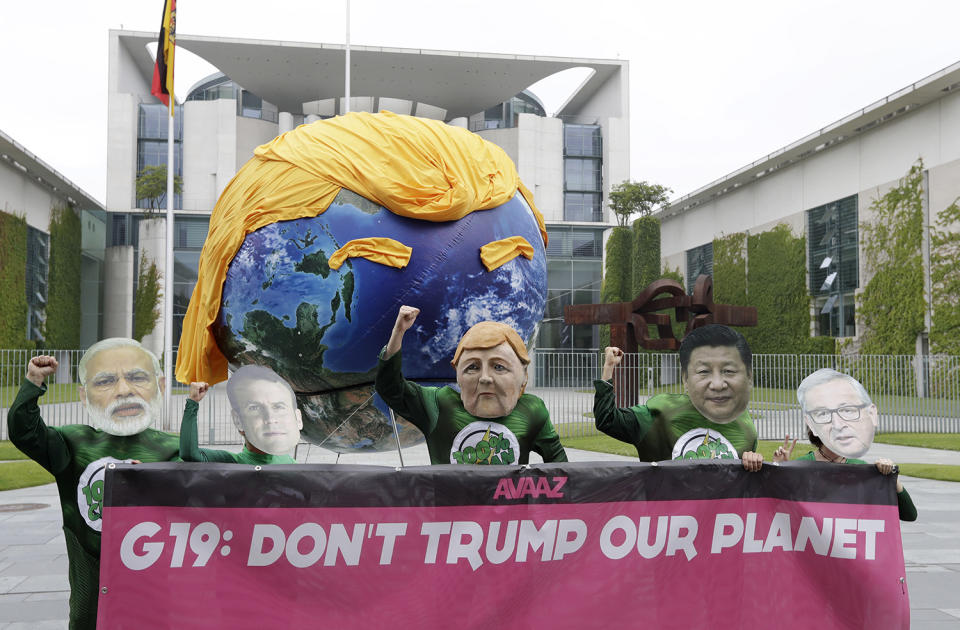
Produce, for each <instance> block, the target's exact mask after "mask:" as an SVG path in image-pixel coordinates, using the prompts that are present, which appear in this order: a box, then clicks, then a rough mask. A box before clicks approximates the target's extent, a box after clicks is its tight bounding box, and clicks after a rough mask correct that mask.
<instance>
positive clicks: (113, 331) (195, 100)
mask: <svg viewBox="0 0 960 630" xmlns="http://www.w3.org/2000/svg"><path fill="white" fill-rule="evenodd" d="M109 37H110V47H109V87H108V90H109V102H108V107H109V114H108V120H109V122H108V152H109V153H108V157H107V199H106V210H107V213H106V216H107V226H106V231H107V239H106V241H107V242H106V253H105V260H106V263H105V278H104V285H103V289H104V297H103V330H102V336H129V335H130V332H131V322H132V310H131V309H132V299H131V292H132V291H133V283H134V279H135V278H136V266H137V264H138V261H139V260H140V253H139V252H140V251H143V252H144V253H146V254H147V256H148V258H153V259H158V260H159V259H161V258H162V256H163V240H162V239H163V238H164V235H163V228H162V226H161V227H159V228H158V227H156V226H154V225H153V224H154V223H155V222H153V221H147V222H144V221H143V220H142V217H143V214H142V211H143V209H144V207H146V205H147V202H145V201H140V202H139V205H138V200H137V199H136V193H135V188H136V187H135V182H136V176H137V173H138V172H140V170H141V169H142V168H143V167H145V166H147V165H154V164H165V163H166V153H167V109H166V107H165V106H164V105H162V104H160V103H159V102H158V101H157V99H156V98H154V97H153V96H152V95H151V94H150V85H151V79H152V76H153V64H154V58H153V56H152V55H151V54H150V52H149V51H148V49H147V44H148V43H151V42H155V41H156V35H155V34H154V33H144V32H126V31H111V32H110V35H109ZM177 47H178V48H180V49H184V50H188V51H190V52H191V53H194V54H196V55H197V56H199V57H201V58H202V59H204V60H206V61H207V62H209V63H210V64H212V65H213V66H214V67H215V68H216V69H217V70H219V72H217V73H215V74H213V75H211V76H209V77H207V78H205V79H204V80H202V81H200V82H199V83H197V84H196V85H195V86H193V88H192V89H191V90H190V91H189V92H188V93H187V94H185V95H178V97H179V98H180V99H182V101H183V102H182V103H181V104H179V105H177V108H176V116H175V132H174V133H175V138H174V140H175V146H176V149H175V152H176V158H175V163H176V171H177V174H178V175H180V176H181V177H182V178H183V193H182V194H181V195H177V198H176V199H175V209H176V221H175V225H174V234H175V237H174V266H175V271H174V275H175V277H174V281H175V285H174V339H179V336H180V327H181V323H182V318H183V314H184V313H185V311H186V307H187V303H188V301H189V299H190V295H191V292H192V290H193V286H194V283H195V281H196V275H197V264H198V258H199V255H200V249H201V247H202V245H203V241H204V237H205V235H206V232H207V226H208V222H209V217H210V212H211V210H212V209H213V207H214V204H215V203H216V201H217V198H218V196H219V195H220V193H221V192H222V191H223V189H224V188H225V187H226V185H227V183H228V182H229V181H230V180H231V178H232V177H233V176H234V174H235V173H236V172H237V170H238V169H239V168H240V167H241V166H242V165H243V164H244V163H245V162H246V161H247V160H248V159H249V158H250V157H251V156H252V154H253V150H254V148H256V147H257V146H259V145H261V144H263V143H265V142H268V141H270V140H272V139H273V138H274V137H275V136H277V135H278V134H280V133H283V132H285V131H287V130H290V129H293V128H294V127H296V126H297V125H300V124H304V123H310V122H313V121H315V120H319V119H323V118H329V117H332V116H336V115H338V114H340V113H342V112H345V111H348V110H347V108H345V107H344V105H345V103H344V97H343V94H344V74H345V69H344V65H345V64H344V59H345V48H344V46H342V45H329V44H308V43H293V42H273V41H260V40H242V39H226V38H219V37H194V36H189V35H179V36H178V37H177ZM350 66H351V67H350V77H351V88H350V94H351V98H350V107H349V111H370V112H377V111H381V110H389V111H392V112H394V113H398V114H411V115H414V116H422V117H426V118H432V119H437V120H443V121H446V122H448V123H449V124H452V125H459V126H462V127H467V128H468V129H470V130H471V131H475V132H477V133H478V134H480V135H481V136H483V137H485V138H486V139H488V140H490V141H492V142H494V143H496V144H497V145H499V146H501V147H502V148H503V149H504V150H505V151H506V152H507V154H508V155H509V156H510V157H511V158H512V159H513V161H514V162H515V163H516V165H517V168H518V171H519V174H520V177H521V179H522V180H523V182H524V184H526V186H527V187H528V188H529V189H530V190H531V191H533V193H534V197H535V199H536V203H537V207H538V208H539V209H540V211H541V212H542V213H543V215H544V218H545V220H546V224H547V231H548V233H549V246H548V250H547V257H548V276H549V281H548V284H549V295H548V299H549V302H548V308H547V314H546V316H545V321H544V322H543V324H542V326H541V329H540V331H539V333H538V339H537V340H536V345H537V347H539V348H545V349H557V350H573V349H589V348H595V347H596V346H597V343H598V341H597V337H596V332H595V331H594V330H593V327H591V326H582V327H581V326H577V327H567V326H564V325H563V322H562V314H563V306H564V305H566V304H571V303H592V302H599V301H600V300H599V298H600V284H601V277H602V257H603V247H602V245H603V234H604V232H605V231H606V230H607V229H609V228H610V227H611V225H614V224H615V221H613V217H611V213H610V211H609V209H608V208H607V207H606V204H605V200H606V198H607V193H608V191H609V189H610V187H611V186H612V185H615V184H617V183H619V182H621V181H623V180H625V179H627V178H628V177H629V173H630V162H629V136H630V133H629V114H630V110H629V102H628V74H629V72H628V68H629V66H628V63H627V62H626V61H620V60H602V59H572V58H559V57H533V56H518V55H504V54H487V53H475V52H449V51H433V50H415V49H402V48H373V47H364V46H352V47H351V51H350ZM571 68H586V69H588V70H589V73H588V75H589V76H588V77H587V78H586V79H585V80H584V82H583V84H582V85H580V87H579V88H578V89H577V91H576V92H575V93H574V94H573V95H572V96H570V98H569V99H568V100H567V102H566V103H565V104H563V105H562V107H561V108H560V110H559V111H558V112H557V114H556V115H555V116H547V115H546V114H547V113H546V112H545V111H544V107H543V105H542V104H541V102H540V101H539V100H538V99H537V97H536V96H535V95H533V94H532V93H530V92H529V91H528V90H527V88H528V87H530V86H531V85H533V84H534V83H536V82H537V81H539V80H541V79H543V78H545V77H549V76H551V75H554V74H556V73H558V72H561V71H564V70H569V69H571ZM158 266H159V265H158ZM160 268H161V269H162V266H161V267H160ZM153 337H154V336H152V335H151V336H150V337H148V339H147V340H146V341H147V342H148V343H151V341H152V338H153ZM157 337H159V335H157ZM152 343H154V344H155V345H159V339H156V341H153V342H152Z"/></svg>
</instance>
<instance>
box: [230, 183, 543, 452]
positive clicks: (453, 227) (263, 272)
mask: <svg viewBox="0 0 960 630" xmlns="http://www.w3.org/2000/svg"><path fill="white" fill-rule="evenodd" d="M514 236H522V237H523V238H525V239H526V241H527V242H528V243H530V244H531V245H532V246H533V248H534V255H533V258H532V259H527V258H524V257H522V256H518V257H516V258H514V259H512V260H510V261H509V262H507V263H505V264H504V265H502V266H500V267H498V268H496V269H494V270H493V271H487V269H486V267H484V265H483V263H482V262H481V259H480V248H481V247H482V246H483V245H486V244H487V243H490V242H493V241H497V240H501V239H506V238H509V237H514ZM369 237H388V238H391V239H395V240H397V241H399V242H401V243H403V244H404V245H406V246H408V247H410V248H412V253H411V257H410V261H409V263H408V264H407V266H406V267H404V268H402V269H397V268H394V267H390V266H387V265H383V264H379V263H376V262H371V261H370V260H367V259H365V258H350V259H348V260H347V261H346V262H345V263H344V264H343V265H342V266H341V267H340V268H339V269H332V268H331V267H330V266H329V264H328V259H329V257H330V255H331V254H333V253H334V251H336V250H337V249H339V248H340V247H341V246H343V245H344V244H345V243H347V242H348V241H350V240H353V239H361V238H369ZM546 290H547V275H546V257H545V252H544V246H543V239H542V237H541V234H540V231H539V226H538V223H537V220H536V218H535V216H534V214H533V212H532V211H531V209H530V207H529V205H528V204H527V203H526V201H525V200H524V198H523V197H522V196H521V195H520V194H519V193H518V194H517V195H515V196H514V197H513V198H512V199H510V200H509V201H507V202H506V203H504V204H502V205H500V206H498V207H496V208H493V209H489V210H478V211H474V212H471V213H469V214H467V215H466V216H465V217H463V218H461V219H459V220H456V221H447V222H431V221H424V220H418V219H411V218H407V217H403V216H399V215H397V214H394V213H393V212H391V211H389V210H388V209H386V208H384V207H382V206H379V205H376V204H374V203H372V202H370V201H368V200H367V199H365V198H363V197H360V196H359V195H357V194H355V193H353V192H350V191H348V190H346V189H343V190H341V191H340V193H339V194H338V195H337V197H336V199H335V200H334V201H333V203H332V204H331V205H330V206H329V208H328V209H327V210H326V211H325V212H323V213H322V214H319V215H317V216H315V217H309V218H301V219H294V220H288V221H278V222H276V223H273V224H270V225H267V226H265V227H262V228H260V229H258V230H256V231H254V232H252V233H250V234H248V235H247V236H246V237H245V239H244V241H243V244H242V246H241V247H240V249H239V251H238V252H237V253H236V254H235V256H234V257H233V259H232V261H231V262H230V265H229V268H228V270H227V273H226V278H225V281H224V285H223V294H222V300H221V306H220V313H219V316H218V318H217V321H216V323H215V325H214V327H213V334H214V336H215V338H216V342H217V345H218V347H219V348H220V350H221V352H223V354H224V356H225V357H226V358H227V360H228V362H229V364H230V365H231V367H233V368H236V367H239V366H240V365H245V364H249V363H256V364H260V365H266V366H268V367H270V368H272V369H273V370H274V371H275V372H277V374H279V375H281V376H282V377H283V378H285V379H286V380H287V381H288V382H289V383H290V384H291V386H292V387H293V388H294V390H295V391H296V392H297V395H298V400H299V403H300V408H301V411H302V412H303V420H304V429H303V435H304V437H305V438H306V439H307V440H309V441H310V442H312V443H315V444H319V445H321V446H323V447H325V448H329V449H331V450H335V451H338V452H355V451H358V450H384V449H391V448H395V447H396V440H395V438H394V435H393V425H392V424H391V422H390V419H389V414H388V408H387V406H386V405H385V404H384V403H383V402H382V401H381V400H380V399H379V396H376V395H375V394H374V392H373V387H372V384H373V379H374V375H375V373H376V366H377V358H378V355H379V353H380V350H381V348H382V347H383V346H384V345H385V344H386V342H387V340H388V338H389V337H390V332H391V330H392V328H393V323H394V321H395V319H396V316H397V311H398V309H399V307H400V306H401V305H403V304H407V305H410V306H415V307H417V308H419V309H420V315H419V317H418V318H417V321H416V323H415V325H414V327H413V328H412V329H411V330H410V331H408V332H407V334H406V335H405V337H404V340H403V371H404V375H405V377H406V378H408V379H410V380H414V381H417V382H420V383H421V384H425V385H434V386H439V385H443V384H447V383H449V382H452V381H454V380H455V378H456V377H455V373H454V370H453V368H452V367H451V365H450V360H451V359H452V358H453V354H454V350H455V349H456V346H457V343H458V341H459V340H460V337H461V336H462V335H463V333H464V332H466V330H467V329H468V328H469V327H470V326H472V325H473V324H476V323H477V322H480V321H483V320H495V321H500V322H504V323H507V324H509V325H511V326H513V327H514V328H515V329H516V330H517V331H518V332H519V333H520V335H521V337H523V338H524V339H530V338H532V336H533V334H534V332H535V329H536V327H537V324H538V322H539V321H540V319H541V318H542V316H543V310H544V305H545V298H546ZM397 429H398V432H399V436H400V441H401V444H402V445H403V446H407V445H411V444H414V443H416V442H419V441H422V439H423V436H422V434H421V433H420V431H419V430H417V429H416V428H415V427H413V426H412V425H409V424H408V423H406V421H403V420H401V421H400V422H398V425H397Z"/></svg>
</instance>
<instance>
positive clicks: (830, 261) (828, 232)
mask: <svg viewBox="0 0 960 630" xmlns="http://www.w3.org/2000/svg"><path fill="white" fill-rule="evenodd" d="M858 219H859V217H858V216H857V195H852V196H850V197H846V198H844V199H841V200H839V201H834V202H831V203H828V204H825V205H822V206H819V207H817V208H813V209H811V210H809V211H808V212H807V254H808V255H807V264H808V265H809V267H808V270H807V271H808V275H809V278H810V295H814V296H819V295H831V294H838V293H843V292H847V291H852V290H854V289H856V288H857V287H858V286H860V278H859V270H860V266H859V260H858V250H857V239H858V233H857V221H858Z"/></svg>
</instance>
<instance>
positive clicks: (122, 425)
mask: <svg viewBox="0 0 960 630" xmlns="http://www.w3.org/2000/svg"><path fill="white" fill-rule="evenodd" d="M128 405H139V406H140V407H141V408H142V409H143V412H142V413H141V414H140V415H137V416H133V417H126V418H124V419H123V420H120V421H117V420H114V419H113V412H114V411H116V409H117V407H121V406H128ZM86 407H87V414H88V415H89V416H90V426H92V427H93V428H94V429H100V430H101V431H103V432H104V433H109V434H110V435H118V436H124V435H136V434H137V433H140V432H141V431H143V430H144V429H146V428H147V427H149V426H150V425H151V424H153V421H154V420H156V419H157V418H159V417H160V411H161V409H162V408H163V400H162V399H161V398H160V395H159V392H158V394H157V395H156V396H154V397H153V400H151V401H150V402H147V401H146V400H144V399H143V398H140V397H139V396H132V397H130V398H124V399H122V400H115V401H113V402H112V403H110V404H109V405H107V407H106V408H102V407H97V406H95V405H93V404H91V403H90V401H87V405H86Z"/></svg>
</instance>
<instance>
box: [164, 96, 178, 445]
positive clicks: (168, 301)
mask: <svg viewBox="0 0 960 630" xmlns="http://www.w3.org/2000/svg"><path fill="white" fill-rule="evenodd" d="M174 106H175V103H174V100H173V95H172V94H171V95H170V115H169V116H167V221H166V223H167V226H166V227H167V234H166V239H165V242H164V249H165V250H166V251H165V252H164V272H163V381H164V388H163V408H164V414H163V428H164V430H166V431H170V430H172V428H173V408H172V406H171V400H172V396H171V390H173V350H172V348H173V178H174V173H175V172H176V171H174V155H173V126H174V125H173V122H174V111H175V108H174Z"/></svg>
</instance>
